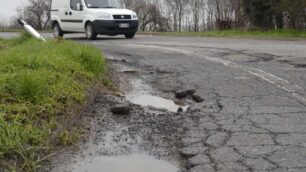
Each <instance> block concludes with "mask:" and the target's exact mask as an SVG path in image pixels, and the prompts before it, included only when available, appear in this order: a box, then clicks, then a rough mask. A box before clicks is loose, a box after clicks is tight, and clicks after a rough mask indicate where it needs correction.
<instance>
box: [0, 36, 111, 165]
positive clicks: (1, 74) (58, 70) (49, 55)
mask: <svg viewBox="0 0 306 172" xmlns="http://www.w3.org/2000/svg"><path fill="white" fill-rule="evenodd" d="M105 70H106V64H105V61H104V58H103V56H102V55H101V53H100V51H99V50H97V49H95V48H93V47H91V46H88V45H80V44H77V43H73V42H70V41H61V40H50V41H47V42H45V43H43V42H41V41H39V40H36V39H32V38H31V37H30V36H29V35H28V34H25V33H24V34H22V35H21V36H20V37H19V38H17V39H14V40H3V39H0V171H1V170H6V171H35V170H36V169H37V168H39V164H40V162H41V161H43V160H45V158H48V155H49V154H50V153H51V148H52V147H54V146H55V145H64V146H65V145H71V144H73V143H74V142H75V141H76V140H77V139H78V136H79V133H81V130H80V129H78V128H76V127H72V128H68V126H65V123H66V122H67V121H63V120H61V119H63V116H64V117H65V116H68V115H69V113H68V110H69V108H72V107H73V106H76V105H82V104H84V103H85V102H86V92H87V90H88V89H89V88H90V86H92V85H93V83H94V82H97V81H98V82H102V83H106V84H109V81H108V80H107V81H104V80H102V79H101V78H105V77H104V75H105Z"/></svg>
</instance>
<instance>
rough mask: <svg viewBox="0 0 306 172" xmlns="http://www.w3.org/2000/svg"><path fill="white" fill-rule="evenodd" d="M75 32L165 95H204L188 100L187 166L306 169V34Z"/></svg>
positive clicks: (196, 171) (197, 170) (191, 169)
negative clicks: (93, 35) (292, 37)
mask: <svg viewBox="0 0 306 172" xmlns="http://www.w3.org/2000/svg"><path fill="white" fill-rule="evenodd" d="M1 36H2V37H4V36H7V37H11V35H9V36H8V35H7V34H3V33H0V37H1ZM69 39H72V40H76V41H80V42H83V43H86V44H92V45H94V46H96V47H98V48H99V49H101V50H103V51H104V53H105V55H106V57H107V58H109V59H117V60H118V59H119V60H120V59H124V60H125V61H127V63H128V65H129V66H130V67H133V68H136V69H137V70H138V71H139V72H138V75H137V76H139V77H140V78H141V79H142V80H144V82H145V83H147V84H149V85H151V87H152V89H153V90H154V91H155V93H158V94H159V95H161V96H162V97H165V98H169V99H174V95H173V92H175V91H176V90H182V89H189V88H191V89H195V90H196V93H197V94H198V95H199V96H201V97H202V98H204V102H202V103H194V102H191V101H190V100H183V101H184V102H186V103H188V104H190V106H191V108H190V110H189V111H188V112H187V113H185V114H184V117H183V123H182V124H183V126H182V129H183V131H184V134H183V136H182V138H181V141H182V146H181V148H180V150H178V151H179V152H180V153H181V154H182V155H183V157H184V158H186V161H187V165H186V167H187V171H188V172H209V171H226V172H229V171H279V172H282V171H296V172H298V171H300V172H302V171H306V92H305V89H306V82H305V81H306V41H302V40H296V41H286V40H258V39H257V40H252V39H227V38H197V37H170V36H144V35H137V36H136V38H135V39H124V38H123V37H116V38H109V37H103V38H99V39H98V40H96V41H86V40H84V39H83V38H81V35H71V37H69ZM115 67H116V66H115ZM152 69H154V70H155V71H158V72H151V71H152Z"/></svg>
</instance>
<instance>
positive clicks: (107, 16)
mask: <svg viewBox="0 0 306 172" xmlns="http://www.w3.org/2000/svg"><path fill="white" fill-rule="evenodd" d="M98 18H99V19H104V20H110V19H112V16H111V15H110V14H108V13H104V12H99V13H98Z"/></svg>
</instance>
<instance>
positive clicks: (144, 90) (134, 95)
mask: <svg viewBox="0 0 306 172" xmlns="http://www.w3.org/2000/svg"><path fill="white" fill-rule="evenodd" d="M130 83H131V85H132V91H130V92H128V93H127V96H126V99H127V100H128V101H130V102H131V103H133V104H137V105H140V106H146V107H148V106H149V107H154V108H157V109H165V110H168V111H171V112H177V111H178V109H179V108H182V109H183V111H186V110H187V108H188V107H189V106H187V105H186V106H181V105H178V104H176V103H175V102H174V101H173V100H170V99H166V98H162V97H159V96H154V95H152V94H150V93H151V92H152V88H151V87H150V86H149V85H147V84H145V83H143V81H142V80H140V79H134V80H131V81H130Z"/></svg>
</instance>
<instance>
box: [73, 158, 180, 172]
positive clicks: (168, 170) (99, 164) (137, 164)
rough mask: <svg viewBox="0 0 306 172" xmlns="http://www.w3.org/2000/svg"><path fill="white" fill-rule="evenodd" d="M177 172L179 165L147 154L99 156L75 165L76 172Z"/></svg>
mask: <svg viewBox="0 0 306 172" xmlns="http://www.w3.org/2000/svg"><path fill="white" fill-rule="evenodd" d="M85 171H86V172H97V171H99V172H123V171H124V172H144V171H145V172H177V171H178V167H176V166H175V165H173V164H171V163H170V162H168V161H165V160H158V159H155V158H154V157H151V156H148V155H145V154H131V155H121V156H97V157H95V158H93V159H91V160H87V161H83V162H81V163H80V164H77V165H76V166H75V167H74V172H85Z"/></svg>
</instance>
